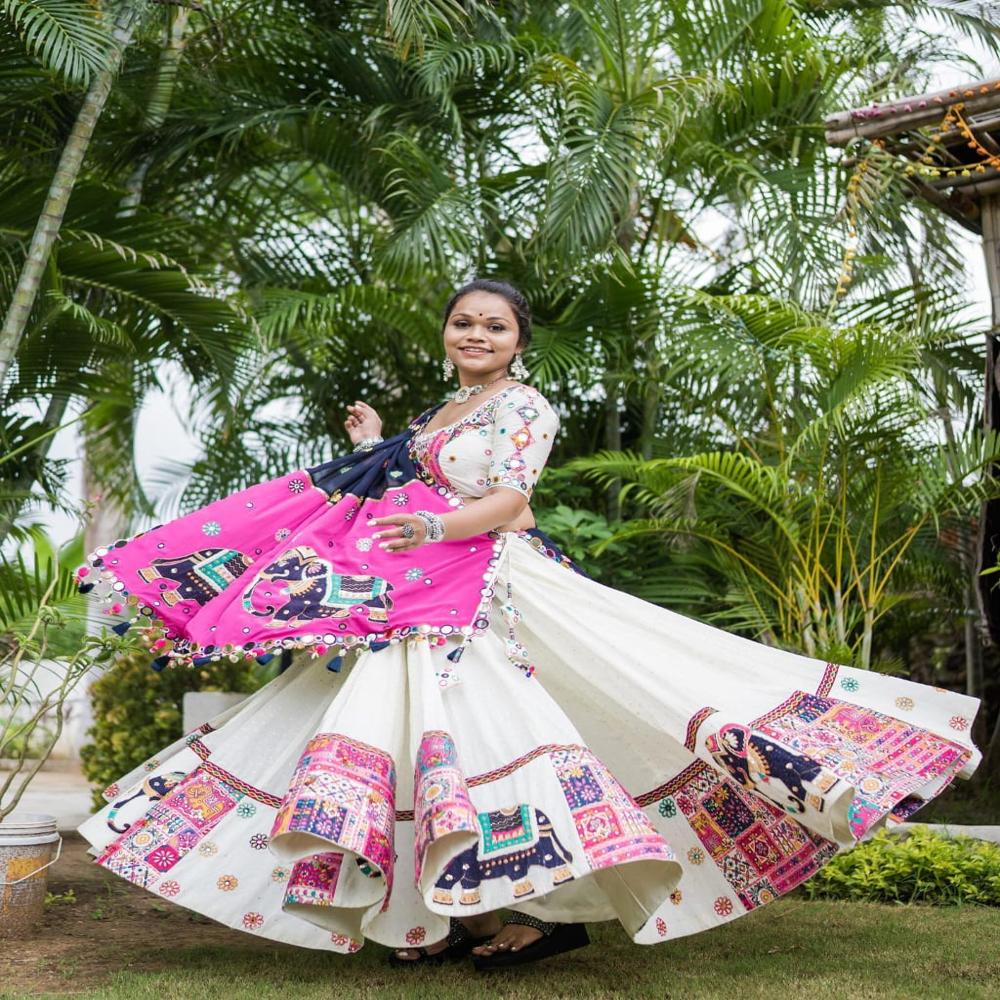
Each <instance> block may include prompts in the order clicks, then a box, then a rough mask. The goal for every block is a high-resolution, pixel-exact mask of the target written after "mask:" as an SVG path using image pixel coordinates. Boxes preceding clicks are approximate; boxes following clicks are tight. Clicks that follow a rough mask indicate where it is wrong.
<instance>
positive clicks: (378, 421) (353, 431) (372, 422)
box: [344, 399, 382, 444]
mask: <svg viewBox="0 0 1000 1000" xmlns="http://www.w3.org/2000/svg"><path fill="white" fill-rule="evenodd" d="M344 428H345V429H346V431H347V436H348V437H349V438H350V439H351V444H357V443H358V442H359V441H364V440H365V438H370V437H378V436H379V435H380V434H381V433H382V418H381V417H380V416H379V415H378V414H377V413H376V412H375V410H374V409H372V407H370V406H369V405H368V404H367V403H362V402H361V400H360V399H359V400H356V401H355V403H354V404H353V405H350V404H348V407H347V419H346V420H345V421H344Z"/></svg>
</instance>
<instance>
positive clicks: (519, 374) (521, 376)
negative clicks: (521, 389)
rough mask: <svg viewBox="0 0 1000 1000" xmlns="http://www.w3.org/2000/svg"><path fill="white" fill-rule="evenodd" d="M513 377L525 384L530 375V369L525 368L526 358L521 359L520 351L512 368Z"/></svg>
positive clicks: (515, 356)
mask: <svg viewBox="0 0 1000 1000" xmlns="http://www.w3.org/2000/svg"><path fill="white" fill-rule="evenodd" d="M510 374H511V377H513V378H516V379H518V380H519V381H521V382H523V381H524V380H525V379H526V378H527V377H528V375H529V372H528V369H527V368H526V367H525V364H524V358H522V357H521V352H520V351H518V352H517V354H515V355H514V362H513V364H512V365H511V366H510Z"/></svg>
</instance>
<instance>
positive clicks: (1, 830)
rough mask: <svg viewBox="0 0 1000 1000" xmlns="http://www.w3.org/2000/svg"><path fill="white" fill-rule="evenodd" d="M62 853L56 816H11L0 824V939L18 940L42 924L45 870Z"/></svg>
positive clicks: (41, 814) (37, 814) (33, 814)
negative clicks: (54, 847)
mask: <svg viewBox="0 0 1000 1000" xmlns="http://www.w3.org/2000/svg"><path fill="white" fill-rule="evenodd" d="M57 843H58V847H57V848H56V855H55V857H52V845H53V844H57ZM61 852H62V837H60V836H59V833H58V832H57V830H56V818H55V816H49V815H46V814H45V813H11V814H10V815H9V816H8V817H7V818H6V819H5V820H3V822H0V938H4V937H21V936H23V935H24V934H26V933H29V932H30V931H31V930H33V929H34V928H35V926H36V925H37V924H38V923H39V922H40V921H41V919H42V916H43V914H44V913H45V887H46V882H47V878H48V872H47V869H48V867H49V866H50V865H53V864H55V862H56V861H58V860H59V855H60V853H61Z"/></svg>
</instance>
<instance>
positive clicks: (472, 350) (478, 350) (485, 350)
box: [459, 347, 493, 354]
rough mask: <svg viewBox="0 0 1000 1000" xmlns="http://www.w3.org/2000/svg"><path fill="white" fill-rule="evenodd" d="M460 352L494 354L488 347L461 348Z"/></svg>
mask: <svg viewBox="0 0 1000 1000" xmlns="http://www.w3.org/2000/svg"><path fill="white" fill-rule="evenodd" d="M459 350H460V351H461V352H462V353H463V354H492V353H493V352H492V351H491V350H490V349H489V348H488V347H460V348H459Z"/></svg>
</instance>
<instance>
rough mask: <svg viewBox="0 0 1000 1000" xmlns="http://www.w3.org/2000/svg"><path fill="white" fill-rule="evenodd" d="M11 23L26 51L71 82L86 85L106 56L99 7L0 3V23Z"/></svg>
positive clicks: (73, 2) (23, 0) (47, 0)
mask: <svg viewBox="0 0 1000 1000" xmlns="http://www.w3.org/2000/svg"><path fill="white" fill-rule="evenodd" d="M3 19H7V20H8V21H9V22H10V23H11V24H13V26H14V28H15V29H16V31H17V33H18V35H19V36H20V38H21V41H22V42H23V44H24V46H25V48H26V49H27V50H28V51H29V52H30V53H31V54H32V55H33V56H34V57H35V58H36V59H38V61H39V62H40V63H41V64H42V65H43V66H44V67H45V68H46V69H49V70H52V71H53V72H55V73H59V74H61V75H62V76H64V77H65V78H66V79H67V80H68V81H70V82H72V83H77V84H81V83H87V82H88V80H89V79H90V77H91V75H92V74H93V73H97V72H100V70H101V69H102V68H103V66H104V61H105V59H106V58H107V54H108V45H109V32H108V26H107V24H106V22H105V18H104V15H103V13H102V11H101V8H100V6H99V5H98V4H96V3H79V0H0V21H2V20H3Z"/></svg>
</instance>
